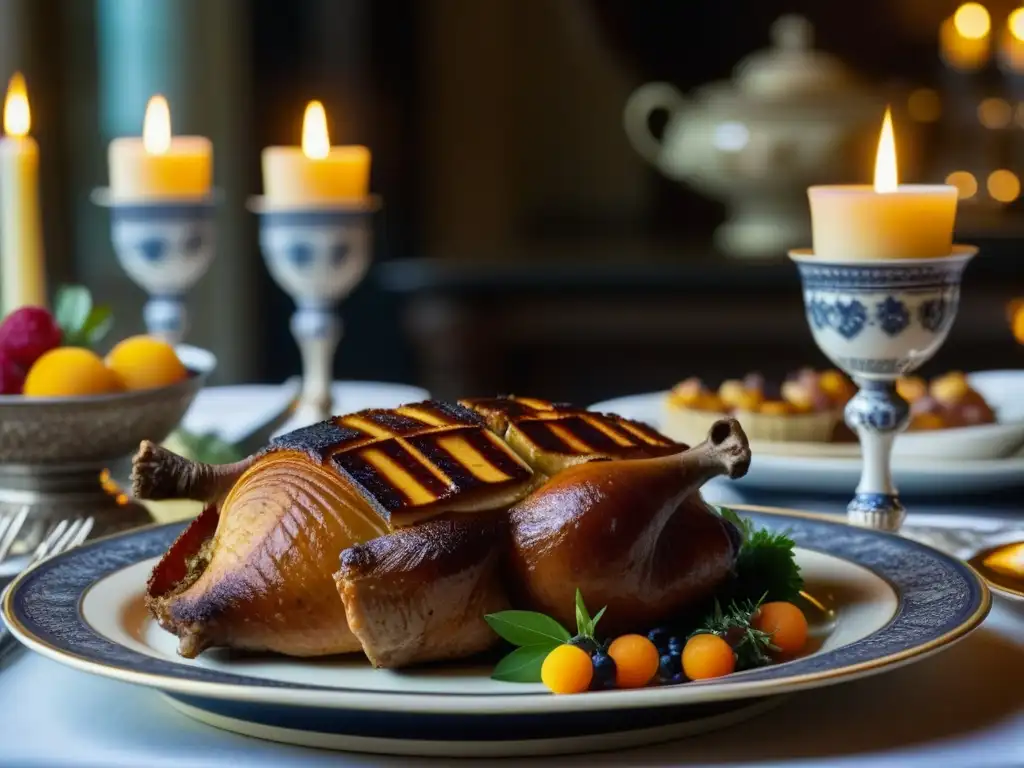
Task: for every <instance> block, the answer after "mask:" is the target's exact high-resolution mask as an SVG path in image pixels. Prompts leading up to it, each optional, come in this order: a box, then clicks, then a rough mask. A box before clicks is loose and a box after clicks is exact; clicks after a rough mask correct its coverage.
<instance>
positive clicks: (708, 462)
mask: <svg viewBox="0 0 1024 768" xmlns="http://www.w3.org/2000/svg"><path fill="white" fill-rule="evenodd" d="M662 460H664V459H662ZM667 460H669V461H675V462H678V463H679V464H680V466H682V467H683V471H684V473H686V474H687V475H689V474H691V473H692V474H693V476H694V479H695V480H696V479H697V478H698V477H699V478H700V482H699V483H698V485H697V486H696V487H700V486H701V485H703V484H704V483H706V482H707V481H708V480H710V479H711V478H713V477H717V476H718V475H726V476H728V477H729V478H731V479H732V480H735V479H737V478H740V477H743V476H744V475H745V474H747V470H749V469H750V443H749V442H748V441H747V435H746V433H745V432H744V431H743V427H742V426H740V423H739V422H738V421H736V419H720V420H719V421H716V422H715V423H714V424H712V425H711V429H709V430H708V436H707V438H706V439H705V440H704V442H702V443H700V444H699V445H695V446H694V447H693V448H691V449H690V450H688V451H685V452H683V453H677V454H673V455H672V456H669V457H667Z"/></svg>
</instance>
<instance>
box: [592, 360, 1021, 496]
mask: <svg viewBox="0 0 1024 768" xmlns="http://www.w3.org/2000/svg"><path fill="white" fill-rule="evenodd" d="M968 378H969V380H970V382H971V385H972V386H973V387H975V388H976V389H977V390H978V391H979V392H980V393H981V394H982V395H983V396H984V397H985V399H986V400H987V401H988V402H989V403H990V404H991V405H992V407H993V409H994V410H995V411H996V414H997V418H998V419H999V420H1000V421H999V423H996V424H991V425H981V426H977V427H963V428H959V429H946V430H935V431H930V432H920V433H905V434H902V435H900V436H899V437H898V438H897V440H896V446H895V448H894V450H893V474H894V476H895V480H896V485H897V486H898V487H899V489H900V491H901V492H903V493H911V494H916V495H943V494H949V493H960V494H963V493H986V492H991V491H1000V490H1008V489H1012V488H1019V487H1024V455H1022V454H1021V453H1020V451H1021V448H1022V446H1024V371H982V372H978V373H972V374H970V375H969V377H968ZM665 394H666V393H665V392H651V393H646V394H642V395H630V396H627V397H619V398H615V399H613V400H605V401H603V402H600V403H595V404H594V405H592V406H590V407H591V408H592V409H593V410H598V411H605V412H609V413H618V414H620V415H622V416H625V417H627V418H631V419H637V420H639V421H644V422H647V423H648V424H650V425H651V426H653V427H655V428H660V425H661V422H662V407H663V401H664V397H665ZM1011 449H1012V451H1011ZM751 451H752V453H753V459H752V461H751V464H750V471H749V472H748V473H747V475H746V476H745V477H743V478H741V479H740V480H737V481H736V482H737V483H738V484H739V485H743V486H746V487H751V488H761V489H766V490H773V491H802V492H807V493H831V492H835V491H836V490H837V489H841V488H848V489H850V491H851V493H852V491H853V488H854V487H855V486H856V485H857V482H858V481H859V479H860V473H861V461H860V447H859V445H855V444H851V445H833V444H828V443H822V444H802V443H791V444H784V443H758V442H753V443H751ZM1007 452H1009V453H1007Z"/></svg>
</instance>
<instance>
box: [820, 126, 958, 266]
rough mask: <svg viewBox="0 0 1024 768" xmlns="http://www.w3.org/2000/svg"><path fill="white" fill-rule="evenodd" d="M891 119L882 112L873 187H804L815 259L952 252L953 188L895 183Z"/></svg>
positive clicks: (924, 256)
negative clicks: (809, 211)
mask: <svg viewBox="0 0 1024 768" xmlns="http://www.w3.org/2000/svg"><path fill="white" fill-rule="evenodd" d="M898 178H899V175H898V172H897V167H896V143H895V140H894V136H893V128H892V116H891V114H890V113H889V112H886V115H885V120H884V122H883V124H882V134H881V138H880V140H879V143H878V156H877V158H876V160H875V183H874V186H868V185H863V186H858V185H846V186H814V187H811V188H810V189H808V196H809V198H810V204H811V229H812V232H811V235H812V239H813V251H814V255H815V256H817V257H819V258H821V259H825V260H830V261H855V260H858V259H932V258H941V257H943V256H948V255H950V253H952V251H953V225H954V221H955V219H956V203H957V190H956V187H954V186H952V185H948V184H936V185H916V184H906V185H900V184H899V182H898Z"/></svg>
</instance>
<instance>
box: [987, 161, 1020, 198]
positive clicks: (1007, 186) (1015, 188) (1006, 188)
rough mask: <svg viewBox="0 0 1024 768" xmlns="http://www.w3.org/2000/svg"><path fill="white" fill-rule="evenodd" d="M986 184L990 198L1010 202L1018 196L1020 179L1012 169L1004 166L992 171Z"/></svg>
mask: <svg viewBox="0 0 1024 768" xmlns="http://www.w3.org/2000/svg"><path fill="white" fill-rule="evenodd" d="M986 186H987V187H988V193H989V195H990V196H991V197H992V199H993V200H997V201H999V202H1000V203H1012V202H1013V201H1014V200H1016V199H1017V198H1018V197H1020V179H1019V178H1017V174H1015V173H1014V172H1013V171H1009V170H1007V169H1005V168H1000V169H999V170H998V171H992V173H991V174H989V177H988V182H987V183H986Z"/></svg>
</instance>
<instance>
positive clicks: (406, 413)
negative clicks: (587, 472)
mask: <svg viewBox="0 0 1024 768" xmlns="http://www.w3.org/2000/svg"><path fill="white" fill-rule="evenodd" d="M245 465H246V466H247V468H243V470H242V471H240V472H238V471H237V469H238V468H237V466H236V465H232V467H231V472H237V474H238V475H239V476H238V478H237V480H236V481H235V482H234V484H233V485H232V486H231V487H230V490H229V491H228V492H227V493H226V495H225V496H224V498H223V501H222V502H221V503H219V505H218V508H219V519H218V521H217V524H216V531H215V532H213V530H212V526H211V525H209V524H206V525H205V526H204V527H203V528H202V529H201V530H202V531H203V532H205V536H206V538H205V540H203V541H200V542H197V541H196V539H198V538H199V535H198V534H197V533H192V534H190V536H189V538H188V543H189V547H188V548H187V549H188V552H187V554H186V553H185V552H184V550H185V549H186V548H185V547H184V546H182V547H178V548H177V549H172V551H171V552H170V553H168V555H167V556H166V557H165V558H163V560H162V561H161V562H160V563H159V564H158V566H157V568H156V570H155V572H154V579H153V580H154V581H155V582H158V583H159V584H160V585H161V587H162V588H161V589H160V590H159V591H158V592H156V593H151V595H150V610H151V611H152V613H153V614H154V616H156V617H157V619H158V620H159V622H160V624H161V626H163V627H164V628H165V629H167V630H168V631H171V632H174V633H175V634H176V635H177V636H178V637H179V641H180V642H179V652H180V653H181V654H182V655H183V656H186V657H194V656H196V655H198V654H199V653H201V652H202V651H203V650H204V649H206V648H209V647H215V646H228V647H232V648H239V649H248V650H269V651H276V652H279V653H284V654H289V655H293V656H316V655H328V654H335V653H345V652H351V651H358V650H359V649H360V644H359V641H358V640H357V639H356V637H355V636H354V635H353V634H352V632H350V631H349V629H348V624H347V621H346V617H345V607H344V605H343V604H342V602H341V600H340V597H339V595H338V591H337V587H336V586H335V583H334V579H333V574H334V572H335V571H336V570H337V569H338V562H339V558H340V556H341V552H342V551H343V550H345V549H346V548H348V547H351V546H353V545H355V544H360V543H362V542H365V541H368V540H371V539H374V538H377V537H379V536H381V535H383V534H385V533H388V532H389V531H392V530H395V529H398V528H400V527H401V526H407V525H415V524H417V523H418V522H419V521H421V520H424V519H430V518H431V517H435V516H438V515H442V514H448V513H460V514H470V513H474V512H478V511H481V510H483V511H487V510H495V509H501V510H504V509H507V508H508V507H509V506H510V505H511V504H513V503H515V502H516V501H518V500H520V499H521V498H523V497H524V496H525V495H526V494H527V493H529V491H530V490H531V489H532V488H533V487H534V486H535V484H536V483H537V480H538V477H537V476H535V475H534V473H533V471H532V470H531V469H530V467H529V466H528V465H527V464H526V463H525V462H524V461H523V460H522V459H520V458H519V457H518V456H517V455H516V454H515V453H514V452H513V451H512V450H511V449H510V448H509V447H508V446H507V445H506V444H505V443H504V442H503V441H501V439H500V438H498V437H497V436H496V435H495V434H494V433H493V432H491V431H489V430H488V429H487V428H486V426H485V425H484V423H483V419H482V418H481V417H480V416H479V415H477V414H476V413H474V412H472V411H470V410H468V409H466V408H463V407H461V406H457V405H451V404H446V403H433V402H428V403H417V404H413V405H408V406H404V407H402V408H398V409H394V410H381V409H375V410H369V411H362V412H359V413H355V414H349V415H346V416H340V417H337V418H335V419H331V420H329V421H327V422H323V423H321V424H316V425H313V426H311V427H308V428H305V429H301V430H297V431H296V432H293V433H290V434H288V435H285V436H283V437H281V438H279V439H277V440H275V441H274V442H273V443H272V444H271V445H270V446H269V447H268V448H267V450H266V451H264V452H263V453H262V454H260V455H258V456H256V457H252V458H250V459H247V460H246V462H245ZM134 469H135V475H136V477H135V478H134V479H135V483H134V485H135V487H136V488H140V489H144V490H145V489H150V490H153V491H154V492H156V491H161V490H162V489H166V488H169V487H170V488H173V487H179V488H181V487H185V486H186V485H187V486H188V487H189V488H190V489H192V492H193V493H194V492H195V491H196V489H198V488H208V489H209V490H210V493H211V496H212V497H213V498H212V500H214V501H215V500H217V499H219V498H220V496H222V495H224V489H223V488H222V487H220V481H218V482H216V483H195V482H192V480H191V479H189V478H209V477H217V478H221V479H223V478H224V477H226V476H227V471H226V470H225V471H221V470H220V469H218V468H206V467H205V466H204V465H196V464H195V463H194V462H189V461H188V460H186V459H183V458H181V457H179V456H176V455H174V454H171V453H169V452H167V451H165V450H163V449H160V450H140V452H139V454H138V456H137V460H136V464H135V468H134ZM145 473H151V474H152V475H153V476H154V477H157V478H162V480H161V482H160V483H155V484H154V483H147V482H146V481H145V478H144V477H141V476H140V475H142V474H145ZM183 481H185V482H183ZM186 576H187V578H186ZM169 585H170V586H169Z"/></svg>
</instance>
